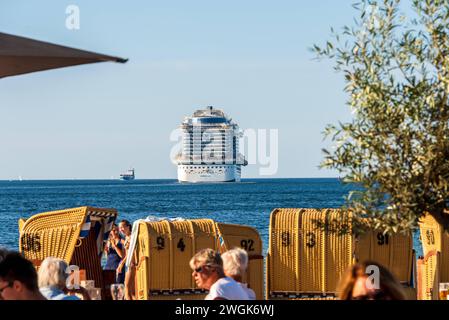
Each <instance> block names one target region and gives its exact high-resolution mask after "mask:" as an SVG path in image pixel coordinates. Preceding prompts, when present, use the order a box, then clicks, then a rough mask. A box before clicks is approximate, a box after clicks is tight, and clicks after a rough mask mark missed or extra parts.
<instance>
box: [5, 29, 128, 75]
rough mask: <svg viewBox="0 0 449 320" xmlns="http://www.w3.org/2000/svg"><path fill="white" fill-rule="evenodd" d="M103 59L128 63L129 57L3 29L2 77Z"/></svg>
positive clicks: (101, 60) (102, 60)
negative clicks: (7, 31)
mask: <svg viewBox="0 0 449 320" xmlns="http://www.w3.org/2000/svg"><path fill="white" fill-rule="evenodd" d="M104 61H114V62H120V63H125V62H126V61H128V59H122V58H118V57H111V56H107V55H103V54H98V53H94V52H89V51H84V50H79V49H74V48H69V47H64V46H60V45H56V44H52V43H48V42H43V41H38V40H33V39H29V38H23V37H19V36H14V35H10V34H6V33H1V32H0V78H4V77H8V76H15V75H19V74H24V73H29V72H35V71H42V70H49V69H56V68H63V67H69V66H75V65H80V64H87V63H95V62H104Z"/></svg>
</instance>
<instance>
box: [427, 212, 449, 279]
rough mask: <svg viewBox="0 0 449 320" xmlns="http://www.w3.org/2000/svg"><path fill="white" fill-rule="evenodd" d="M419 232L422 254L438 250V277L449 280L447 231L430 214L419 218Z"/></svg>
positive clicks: (448, 237) (448, 236)
mask: <svg viewBox="0 0 449 320" xmlns="http://www.w3.org/2000/svg"><path fill="white" fill-rule="evenodd" d="M420 233H421V243H422V247H423V253H424V256H427V255H428V254H429V253H430V252H433V251H437V252H440V254H441V268H440V269H439V279H440V281H441V282H449V233H448V232H444V230H443V228H442V227H441V225H440V224H438V222H437V221H436V220H435V218H434V217H432V216H431V215H426V216H425V217H424V218H423V219H421V221H420Z"/></svg>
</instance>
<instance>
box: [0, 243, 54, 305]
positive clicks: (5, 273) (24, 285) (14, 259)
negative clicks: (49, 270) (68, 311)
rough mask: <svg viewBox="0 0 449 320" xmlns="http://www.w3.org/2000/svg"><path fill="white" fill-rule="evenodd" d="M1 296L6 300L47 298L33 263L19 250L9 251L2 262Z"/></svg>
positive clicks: (0, 273)
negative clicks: (41, 289)
mask: <svg viewBox="0 0 449 320" xmlns="http://www.w3.org/2000/svg"><path fill="white" fill-rule="evenodd" d="M0 296H1V297H2V298H3V299H4V300H46V299H45V297H44V296H43V295H42V294H41V292H40V291H39V287H38V282H37V273H36V269H35V268H34V266H33V264H32V263H31V261H29V260H27V259H25V258H24V257H22V256H21V255H20V254H19V253H17V252H9V253H7V254H6V256H5V257H4V259H3V260H2V261H1V262H0Z"/></svg>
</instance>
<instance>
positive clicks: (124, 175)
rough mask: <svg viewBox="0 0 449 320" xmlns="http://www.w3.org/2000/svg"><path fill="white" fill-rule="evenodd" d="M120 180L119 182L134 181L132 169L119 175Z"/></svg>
mask: <svg viewBox="0 0 449 320" xmlns="http://www.w3.org/2000/svg"><path fill="white" fill-rule="evenodd" d="M120 179H121V180H134V179H135V175H134V168H132V169H129V170H127V171H126V172H124V173H121V174H120Z"/></svg>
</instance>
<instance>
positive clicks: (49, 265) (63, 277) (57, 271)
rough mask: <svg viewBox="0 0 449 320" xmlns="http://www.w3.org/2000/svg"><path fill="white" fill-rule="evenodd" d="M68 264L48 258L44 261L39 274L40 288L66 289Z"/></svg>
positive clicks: (57, 259)
mask: <svg viewBox="0 0 449 320" xmlns="http://www.w3.org/2000/svg"><path fill="white" fill-rule="evenodd" d="M66 270H67V263H66V262H65V261H64V260H62V259H59V258H55V257H48V258H45V260H44V261H42V264H41V266H40V267H39V272H38V279H39V281H38V284H39V288H46V287H56V288H59V289H61V290H62V289H64V288H65V287H66V281H67V277H68V274H67V272H66Z"/></svg>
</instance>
